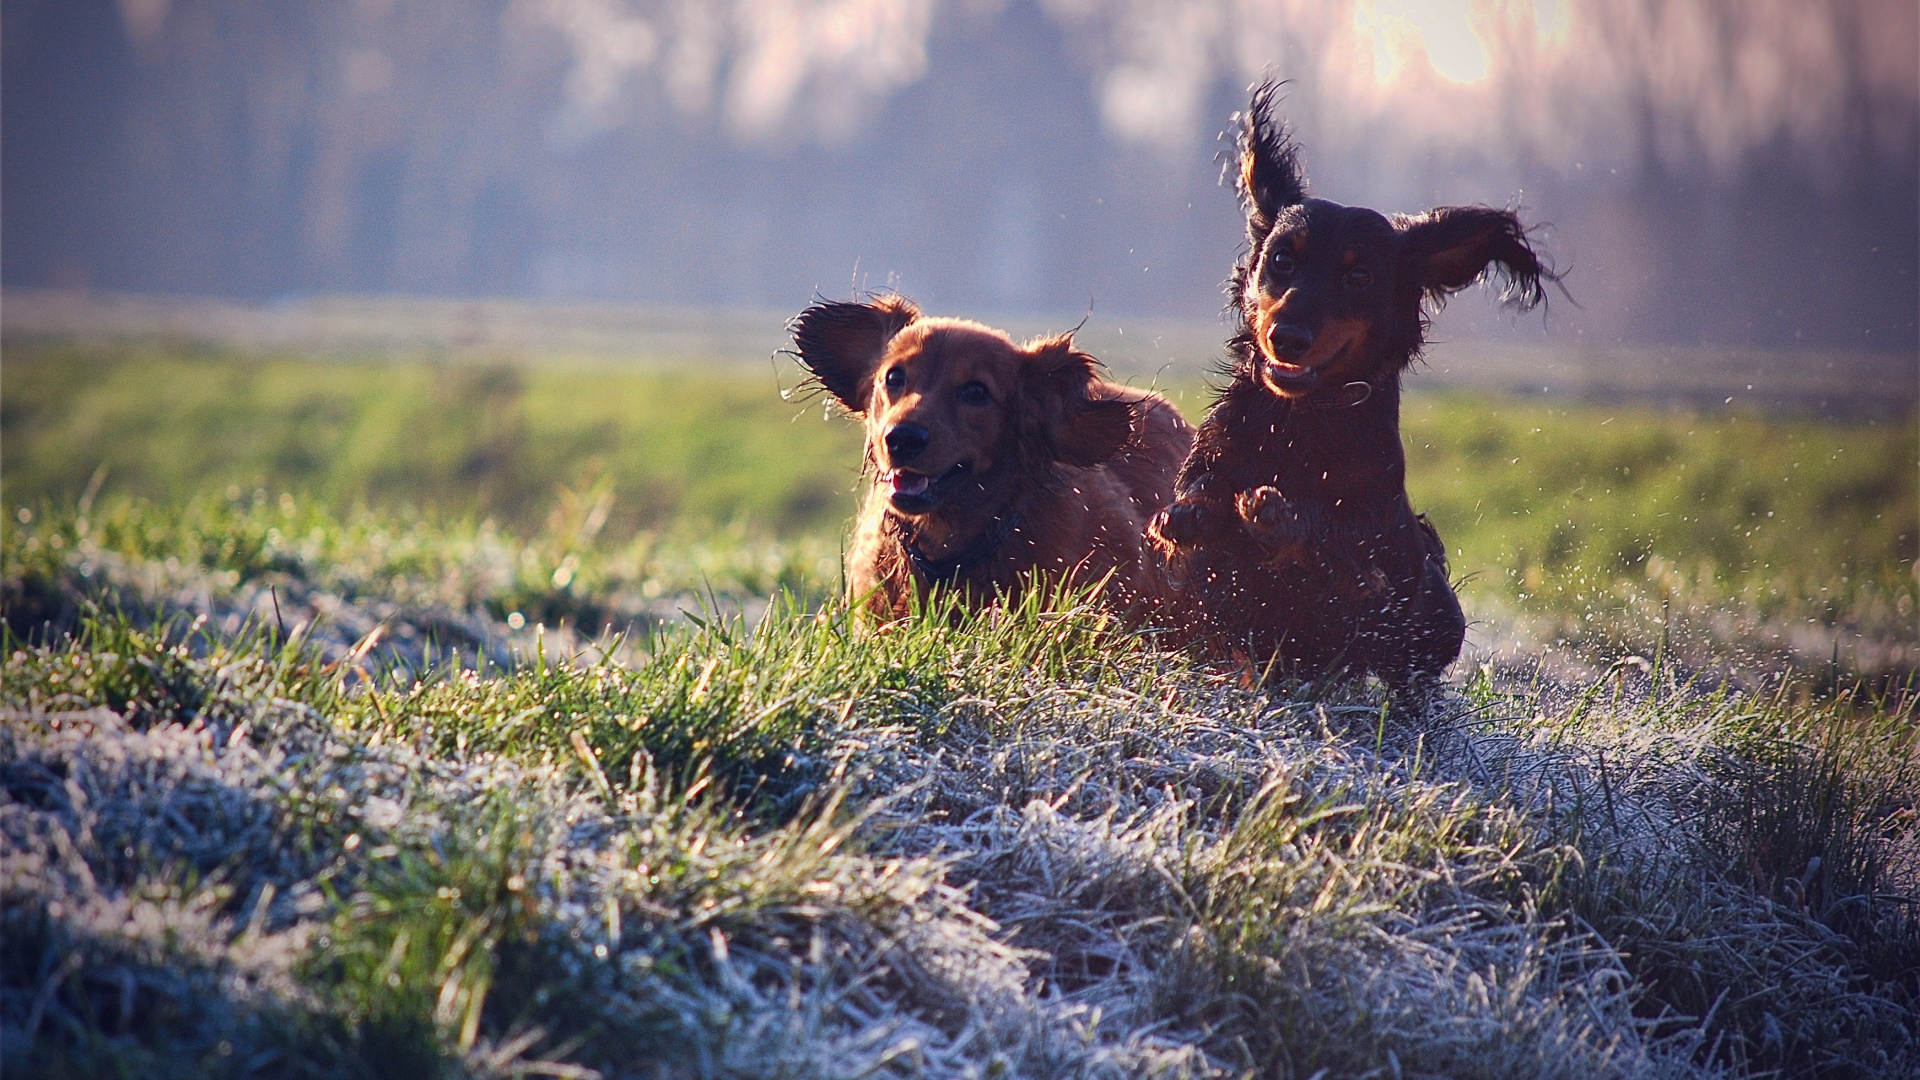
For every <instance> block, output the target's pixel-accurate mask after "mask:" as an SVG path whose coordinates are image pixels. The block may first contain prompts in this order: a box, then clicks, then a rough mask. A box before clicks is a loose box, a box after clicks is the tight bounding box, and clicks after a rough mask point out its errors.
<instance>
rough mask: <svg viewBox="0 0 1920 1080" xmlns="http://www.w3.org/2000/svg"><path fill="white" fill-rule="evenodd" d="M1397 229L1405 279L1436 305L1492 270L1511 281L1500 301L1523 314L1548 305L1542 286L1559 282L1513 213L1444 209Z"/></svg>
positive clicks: (1478, 208) (1405, 221)
mask: <svg viewBox="0 0 1920 1080" xmlns="http://www.w3.org/2000/svg"><path fill="white" fill-rule="evenodd" d="M1399 228H1400V230H1401V233H1402V235H1403V240H1402V246H1401V249H1400V251H1401V254H1400V260H1401V273H1403V274H1405V275H1408V277H1409V278H1410V279H1411V280H1413V281H1417V282H1419V283H1420V289H1421V291H1423V292H1424V293H1426V295H1427V298H1428V299H1429V300H1431V301H1433V302H1434V303H1436V304H1438V303H1440V302H1442V301H1444V300H1446V298H1447V297H1448V296H1449V295H1451V294H1453V293H1456V292H1459V291H1460V290H1461V289H1464V288H1466V287H1467V286H1469V285H1471V284H1473V283H1474V282H1475V281H1477V280H1479V278H1480V275H1481V274H1483V273H1485V272H1487V271H1488V270H1489V269H1494V270H1498V271H1499V272H1500V275H1501V276H1502V277H1504V278H1506V279H1507V289H1506V292H1505V293H1504V294H1503V295H1502V299H1504V300H1506V301H1507V302H1508V303H1511V304H1514V305H1515V306H1517V307H1518V308H1519V309H1520V310H1522V311H1525V310H1527V309H1528V308H1531V307H1533V306H1534V305H1535V304H1538V303H1540V302H1541V301H1542V300H1544V299H1546V292H1545V291H1544V289H1543V288H1542V284H1541V283H1542V282H1545V281H1558V280H1559V276H1558V275H1556V274H1555V273H1554V272H1553V269H1552V268H1551V267H1549V266H1548V265H1546V264H1545V263H1543V262H1542V261H1541V260H1540V256H1539V253H1538V252H1535V251H1534V250H1533V245H1532V244H1530V243H1528V242H1527V230H1526V227H1525V226H1524V225H1522V224H1520V218H1519V216H1518V215H1517V214H1515V213H1514V212H1513V211H1511V210H1495V209H1493V208H1492V207H1489V206H1443V207H1440V208H1439V209H1437V210H1429V211H1427V212H1426V213H1424V214H1421V215H1419V216H1418V217H1412V218H1404V219H1401V221H1400V222H1399Z"/></svg>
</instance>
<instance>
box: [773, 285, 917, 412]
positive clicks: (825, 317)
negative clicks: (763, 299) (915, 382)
mask: <svg viewBox="0 0 1920 1080" xmlns="http://www.w3.org/2000/svg"><path fill="white" fill-rule="evenodd" d="M919 317H920V309H919V308H918V307H915V306H914V303H913V301H911V300H908V299H907V298H906V297H904V296H899V295H892V296H881V297H876V298H874V299H873V300H872V301H870V302H868V303H864V304H860V303H850V302H845V301H833V302H829V303H825V304H815V305H813V306H812V307H810V308H808V309H807V310H805V311H803V312H801V313H800V314H799V315H796V316H795V317H794V319H793V321H792V322H791V323H789V324H787V329H788V331H790V332H791V333H792V334H793V347H794V352H795V353H796V354H797V355H798V356H799V358H800V363H801V365H802V366H804V367H805V368H806V369H807V370H808V371H810V372H812V373H813V377H814V380H815V381H816V382H818V383H819V384H820V385H821V386H823V387H825V388H826V390H827V392H828V393H830V394H832V395H833V396H834V397H836V398H838V399H839V401H840V404H842V405H844V406H846V408H847V411H848V412H851V413H853V414H855V415H859V414H861V413H864V412H866V410H867V402H868V400H869V399H870V398H871V396H872V394H873V372H874V369H875V368H878V367H879V366H880V360H881V358H882V357H884V356H885V355H886V352H887V343H888V342H889V341H892V340H893V337H894V335H895V334H898V333H899V332H900V331H902V330H904V329H906V328H907V327H908V326H910V325H912V324H913V322H914V320H916V319H918V318H919Z"/></svg>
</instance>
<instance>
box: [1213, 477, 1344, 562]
mask: <svg viewBox="0 0 1920 1080" xmlns="http://www.w3.org/2000/svg"><path fill="white" fill-rule="evenodd" d="M1234 509H1235V510H1236V511H1238V513H1239V517H1240V521H1241V524H1242V525H1244V526H1245V527H1246V530H1247V535H1249V536H1251V537H1253V539H1254V541H1255V542H1256V543H1258V544H1259V545H1260V546H1261V547H1263V548H1265V549H1266V550H1267V551H1268V552H1269V553H1271V554H1274V555H1298V554H1300V553H1302V552H1303V551H1304V549H1305V548H1306V545H1307V540H1308V538H1309V537H1312V536H1316V535H1320V534H1322V533H1323V532H1324V531H1325V530H1324V528H1323V527H1321V523H1320V522H1319V520H1318V519H1319V517H1320V515H1319V514H1316V513H1314V511H1313V508H1312V507H1306V506H1301V505H1300V504H1299V503H1296V502H1293V501H1292V500H1290V499H1288V498H1287V497H1286V496H1285V495H1282V494H1280V489H1278V488H1275V487H1271V486H1263V487H1257V488H1254V489H1253V490H1252V491H1243V492H1241V493H1240V494H1239V495H1238V496H1237V497H1236V498H1235V499H1234Z"/></svg>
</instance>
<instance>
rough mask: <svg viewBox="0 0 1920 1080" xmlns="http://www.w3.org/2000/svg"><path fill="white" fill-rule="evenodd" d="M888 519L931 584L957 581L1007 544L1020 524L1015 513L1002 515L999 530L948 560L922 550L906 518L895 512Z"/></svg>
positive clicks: (902, 546) (895, 535)
mask: <svg viewBox="0 0 1920 1080" xmlns="http://www.w3.org/2000/svg"><path fill="white" fill-rule="evenodd" d="M887 520H888V521H889V522H890V523H891V524H892V526H893V528H892V532H893V538H894V539H895V540H896V541H898V542H899V544H900V550H902V551H904V552H906V553H907V561H908V562H909V563H912V564H913V569H914V572H915V573H917V574H919V575H920V576H921V577H922V578H925V579H926V582H927V584H928V585H929V586H933V585H951V584H953V582H954V580H955V579H956V578H958V577H959V576H960V574H961V573H962V572H963V571H965V570H966V569H967V568H968V567H970V566H974V565H977V564H979V563H982V562H985V561H986V560H987V559H988V558H990V557H991V556H992V555H993V554H994V553H995V552H997V551H999V550H1000V545H1002V544H1004V543H1006V542H1007V537H1009V536H1012V535H1013V530H1014V529H1016V528H1018V527H1019V524H1020V515H1019V514H1018V513H1012V514H1008V515H1007V516H1006V517H1004V518H1001V519H1000V527H999V528H998V529H994V530H990V531H989V532H987V533H986V534H985V535H983V536H982V537H981V538H980V539H979V540H977V541H975V542H974V543H973V544H972V545H971V546H969V547H967V548H965V549H963V550H962V551H961V552H960V553H959V554H957V555H949V556H947V557H946V558H944V559H935V558H931V557H929V556H928V555H927V554H926V553H925V552H923V551H921V550H920V545H919V544H917V543H915V542H914V538H913V533H912V532H911V530H910V529H909V528H908V527H907V523H906V521H904V520H902V519H901V518H897V517H894V516H893V515H891V514H889V515H887Z"/></svg>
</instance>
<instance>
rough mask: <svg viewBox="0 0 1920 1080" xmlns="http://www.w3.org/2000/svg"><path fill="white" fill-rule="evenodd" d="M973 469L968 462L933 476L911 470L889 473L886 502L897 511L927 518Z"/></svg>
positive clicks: (890, 471)
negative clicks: (927, 514)
mask: <svg viewBox="0 0 1920 1080" xmlns="http://www.w3.org/2000/svg"><path fill="white" fill-rule="evenodd" d="M970 468H971V466H969V465H968V464H967V463H966V462H964V461H963V462H960V463H959V464H958V465H955V466H954V467H953V468H951V469H948V470H947V471H946V472H943V473H941V474H940V475H939V476H931V475H929V474H927V473H923V472H915V471H914V470H912V469H888V470H887V473H886V477H885V480H886V483H887V498H888V500H889V501H890V502H892V503H893V506H894V509H896V510H900V511H902V512H904V513H908V514H924V513H926V512H927V511H929V510H931V509H933V508H934V506H935V505H937V504H938V503H939V502H940V500H941V498H942V497H944V496H945V495H946V494H947V492H949V491H951V490H953V487H954V485H955V484H956V483H957V482H958V481H960V480H961V479H962V478H963V477H965V476H966V475H967V472H968V470H969V469H970Z"/></svg>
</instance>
